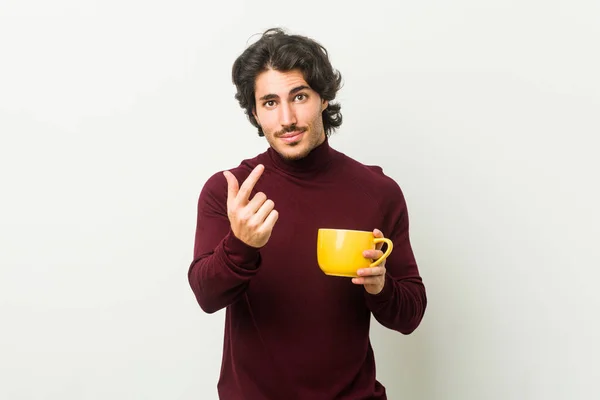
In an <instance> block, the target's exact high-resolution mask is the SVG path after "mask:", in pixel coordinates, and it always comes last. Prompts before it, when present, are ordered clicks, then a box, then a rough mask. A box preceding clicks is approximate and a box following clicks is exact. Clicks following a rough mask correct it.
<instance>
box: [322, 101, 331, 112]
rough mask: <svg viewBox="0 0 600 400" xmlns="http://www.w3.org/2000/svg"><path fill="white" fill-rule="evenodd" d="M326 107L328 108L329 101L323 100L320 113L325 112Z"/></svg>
mask: <svg viewBox="0 0 600 400" xmlns="http://www.w3.org/2000/svg"><path fill="white" fill-rule="evenodd" d="M327 106H329V101H327V100H323V103H322V104H321V112H323V111H325V109H326V108H327Z"/></svg>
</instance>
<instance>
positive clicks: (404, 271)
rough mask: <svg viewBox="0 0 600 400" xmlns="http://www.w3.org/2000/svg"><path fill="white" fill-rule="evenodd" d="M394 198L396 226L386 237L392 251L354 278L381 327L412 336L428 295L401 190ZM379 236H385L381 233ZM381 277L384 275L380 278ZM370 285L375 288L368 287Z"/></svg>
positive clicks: (378, 253) (376, 252)
mask: <svg viewBox="0 0 600 400" xmlns="http://www.w3.org/2000/svg"><path fill="white" fill-rule="evenodd" d="M391 198H392V199H394V201H393V202H392V206H391V212H390V214H389V218H390V220H391V221H395V222H394V224H393V226H391V227H390V231H389V233H387V234H385V236H386V237H387V238H389V239H391V240H392V242H393V244H394V248H393V251H392V253H391V254H390V256H389V257H388V258H387V259H386V260H385V262H384V263H381V264H380V265H379V266H378V267H373V268H367V269H365V274H364V275H360V274H359V275H360V276H361V277H360V278H355V283H358V284H363V285H365V298H366V302H367V306H368V307H369V309H370V310H371V312H372V313H373V316H374V317H375V319H376V320H377V321H379V323H381V324H382V325H383V326H385V327H387V328H389V329H393V330H396V331H398V332H401V333H404V334H410V333H412V332H413V331H414V330H415V329H416V328H417V327H418V326H419V324H420V323H421V320H422V319H423V315H424V314H425V309H426V307H427V295H426V291H425V286H424V285H423V281H422V279H421V276H420V275H419V270H418V267H417V263H416V261H415V257H414V254H413V251H412V247H411V244H410V238H409V222H408V212H407V208H406V203H405V200H404V197H403V195H402V193H401V192H399V188H396V190H395V191H394V193H393V196H391ZM376 231H377V230H376ZM376 233H379V236H382V235H381V232H376ZM376 236H378V235H376ZM365 254H366V256H367V258H378V257H379V256H381V254H383V253H382V252H381V250H380V249H378V250H374V251H367V252H365ZM359 272H360V271H359ZM379 273H381V274H382V275H380V276H378V274H379ZM363 276H364V278H363ZM368 282H372V284H370V285H369V284H365V283H368ZM378 284H379V285H378ZM381 285H382V286H383V287H381Z"/></svg>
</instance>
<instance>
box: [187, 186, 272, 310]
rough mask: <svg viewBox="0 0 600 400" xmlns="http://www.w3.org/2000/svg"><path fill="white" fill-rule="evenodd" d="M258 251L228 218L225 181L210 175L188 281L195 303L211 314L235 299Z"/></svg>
mask: <svg viewBox="0 0 600 400" xmlns="http://www.w3.org/2000/svg"><path fill="white" fill-rule="evenodd" d="M260 261H261V256H260V250H259V249H257V248H254V247H251V246H249V245H247V244H245V243H244V242H242V241H241V240H239V239H238V238H237V237H236V236H235V235H234V234H233V232H232V231H231V227H230V224H229V219H228V217H227V183H226V180H225V177H223V175H222V174H215V175H213V176H212V177H211V178H210V179H209V180H208V181H207V182H206V184H205V185H204V187H203V188H202V191H201V193H200V196H199V200H198V215H197V222H196V234H195V243H194V258H193V261H192V263H191V265H190V267H189V270H188V281H189V284H190V286H191V289H192V291H193V293H194V295H195V296H196V300H197V301H198V304H199V305H200V307H201V308H202V310H204V311H205V312H207V313H214V312H216V311H218V310H220V309H222V308H225V307H227V306H228V305H229V304H231V303H233V302H235V301H236V300H237V299H238V298H240V296H242V295H243V294H244V292H245V290H246V287H247V285H248V282H249V281H250V279H251V278H252V277H253V276H254V275H255V274H256V273H257V271H258V268H259V266H260Z"/></svg>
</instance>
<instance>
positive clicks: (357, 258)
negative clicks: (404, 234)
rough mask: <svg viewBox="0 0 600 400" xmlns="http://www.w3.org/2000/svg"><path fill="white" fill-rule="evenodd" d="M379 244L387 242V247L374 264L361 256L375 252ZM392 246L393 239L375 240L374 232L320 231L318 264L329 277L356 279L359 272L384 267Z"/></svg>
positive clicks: (322, 229)
mask: <svg viewBox="0 0 600 400" xmlns="http://www.w3.org/2000/svg"><path fill="white" fill-rule="evenodd" d="M377 243H386V244H387V248H386V250H385V252H384V253H383V255H382V256H381V257H379V258H378V259H377V260H375V261H373V262H371V260H369V259H368V258H365V257H364V256H363V254H362V253H363V251H365V250H373V249H375V247H376V246H375V245H376V244H377ZM393 247H394V245H393V243H392V241H391V240H390V239H387V238H376V237H375V236H374V235H373V232H369V231H357V230H349V229H325V228H321V229H319V231H318V234H317V262H318V264H319V268H321V270H322V271H323V272H324V273H325V274H326V275H331V276H344V277H350V278H354V277H356V276H358V275H357V273H356V271H358V270H359V269H361V268H369V267H375V266H377V265H379V264H381V263H382V262H383V260H385V259H386V258H387V257H388V256H389V255H390V253H391V252H392V249H393Z"/></svg>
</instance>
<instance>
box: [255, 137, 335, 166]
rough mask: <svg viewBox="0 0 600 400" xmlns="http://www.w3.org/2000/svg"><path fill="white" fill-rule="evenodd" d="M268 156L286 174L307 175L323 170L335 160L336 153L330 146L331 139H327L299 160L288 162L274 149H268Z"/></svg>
mask: <svg viewBox="0 0 600 400" xmlns="http://www.w3.org/2000/svg"><path fill="white" fill-rule="evenodd" d="M267 154H268V156H269V158H270V159H271V160H272V161H273V164H274V165H275V166H276V167H277V168H279V169H281V170H283V171H284V172H287V173H289V174H292V175H306V174H313V173H315V172H318V171H319V170H323V169H324V168H325V167H326V166H327V165H328V164H329V162H330V161H331V160H332V159H333V155H334V151H333V149H332V148H331V147H330V145H329V139H328V138H325V141H324V142H323V143H321V144H320V145H318V146H317V147H315V148H314V149H313V150H312V151H311V152H310V153H309V154H308V155H307V156H306V157H304V158H301V159H299V160H286V159H284V158H283V157H282V156H281V155H280V154H279V153H277V151H275V149H273V148H272V147H269V148H268V149H267Z"/></svg>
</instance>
